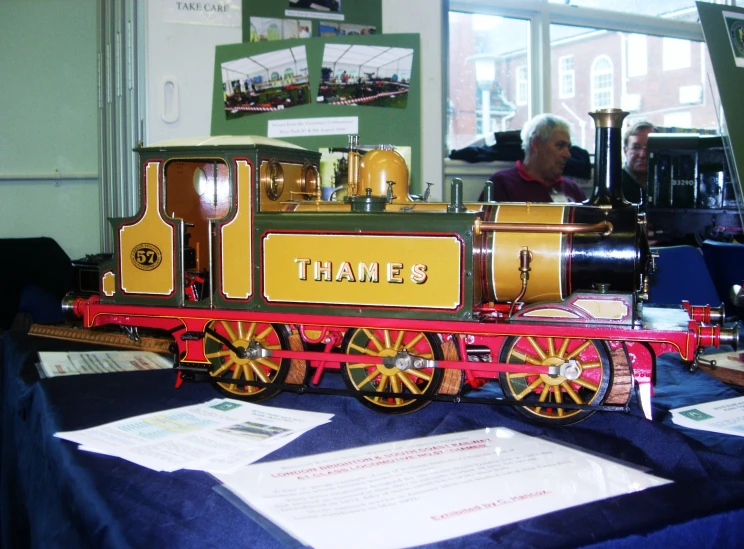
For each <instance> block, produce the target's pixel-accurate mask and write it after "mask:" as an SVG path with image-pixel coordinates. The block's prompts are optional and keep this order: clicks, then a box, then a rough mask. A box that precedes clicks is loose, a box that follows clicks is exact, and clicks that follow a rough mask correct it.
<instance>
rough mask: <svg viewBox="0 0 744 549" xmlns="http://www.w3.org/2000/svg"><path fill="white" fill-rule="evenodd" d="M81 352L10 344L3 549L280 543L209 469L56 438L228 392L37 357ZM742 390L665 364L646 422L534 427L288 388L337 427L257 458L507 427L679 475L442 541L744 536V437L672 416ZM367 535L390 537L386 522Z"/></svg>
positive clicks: (48, 343)
mask: <svg viewBox="0 0 744 549" xmlns="http://www.w3.org/2000/svg"><path fill="white" fill-rule="evenodd" d="M72 349H78V350H79V349H85V350H91V347H90V346H82V345H80V344H72V343H69V342H60V341H55V340H46V339H40V338H34V337H33V336H28V335H26V334H23V333H20V332H9V333H7V334H5V337H4V338H3V340H2V346H1V347H0V360H1V363H2V366H3V367H2V390H3V393H2V394H3V396H2V421H1V422H0V429H1V430H0V441H1V443H2V447H1V454H2V455H1V461H0V489H1V494H2V501H1V502H0V505H1V508H2V509H1V511H0V529H1V534H2V537H1V538H0V542H1V546H2V547H3V548H6V549H13V548H27V547H39V548H42V547H43V548H45V549H46V548H55V547H64V548H65V549H73V548H78V547H95V548H127V547H132V548H142V547H148V548H149V547H168V548H171V547H177V548H179V549H187V548H191V547H195V548H196V547H198V548H200V549H205V548H209V547H215V548H220V549H224V548H225V547H260V548H262V549H272V548H282V547H286V545H285V544H284V543H283V542H282V541H280V539H279V538H277V537H275V536H274V535H272V534H271V533H269V532H268V531H267V530H265V529H264V528H263V527H261V526H260V525H259V524H258V523H257V522H256V521H254V520H253V519H251V518H250V517H249V516H247V515H246V514H244V513H243V512H241V511H240V510H239V509H238V508H237V507H235V506H233V505H232V504H231V503H229V502H228V501H227V500H226V499H224V498H223V497H222V496H221V495H219V493H218V492H217V491H216V490H215V484H216V483H215V480H214V479H213V478H212V477H211V476H209V475H208V474H206V473H202V472H196V471H178V472H175V473H157V472H154V471H151V470H149V469H146V468H144V467H139V466H137V465H134V464H132V463H129V462H127V461H124V460H121V459H118V458H113V457H109V456H103V455H97V454H91V453H87V452H84V451H80V450H78V449H77V445H75V444H73V443H71V442H67V441H63V440H60V439H57V438H55V437H54V436H53V434H54V433H55V432H57V431H63V430H64V431H69V430H75V429H82V428H86V427H92V426H95V425H99V424H101V423H104V422H108V421H113V420H118V419H123V418H125V417H128V416H133V415H137V414H143V413H149V412H154V411H157V410H162V409H166V408H173V407H177V406H184V405H188V404H194V403H199V402H204V401H206V400H208V399H210V398H214V397H215V396H219V394H218V393H216V392H215V391H214V389H213V388H212V387H211V386H210V385H209V384H184V386H183V387H181V388H180V389H175V388H174V380H175V374H174V372H172V371H167V370H166V371H163V370H161V371H149V372H125V373H114V374H98V375H87V376H75V377H69V378H53V379H45V380H40V379H39V376H38V374H37V372H36V369H35V365H34V364H35V362H36V361H37V352H38V351H39V350H72ZM737 395H738V393H737V391H735V390H734V389H732V388H730V387H727V386H726V385H724V384H722V383H720V382H718V381H716V380H715V379H713V378H711V377H710V376H708V375H706V374H705V373H703V372H696V373H690V372H689V371H687V370H686V369H685V368H684V367H683V365H682V364H681V363H679V362H677V361H675V360H669V359H664V360H660V363H659V371H658V379H657V390H656V396H655V404H654V418H655V421H653V422H652V421H647V420H646V419H644V418H643V417H642V415H641V413H640V411H639V410H638V409H637V407H636V406H635V404H633V406H632V409H631V412H630V413H617V412H615V413H610V412H607V413H597V414H594V415H593V416H592V417H590V418H589V419H587V420H586V421H584V422H582V423H580V424H577V425H574V426H571V427H560V428H559V427H551V426H540V425H535V424H531V423H528V422H526V421H525V420H523V419H522V417H521V416H520V415H518V414H517V413H516V412H515V411H514V410H512V409H510V408H505V407H500V406H490V405H475V404H454V403H441V402H436V403H432V404H431V405H429V406H427V407H426V408H424V409H423V410H421V411H419V412H417V413H415V414H410V415H403V416H390V415H383V414H378V413H376V412H374V411H371V410H369V409H368V408H365V407H364V406H362V405H361V404H360V403H358V402H357V401H356V400H354V399H352V398H348V397H337V396H321V395H295V394H289V393H284V394H281V395H279V396H278V397H276V398H274V399H272V400H270V401H268V402H266V405H267V406H281V407H288V408H297V409H303V410H311V411H322V412H328V413H332V414H335V415H334V417H333V420H332V422H331V423H329V424H327V425H323V426H321V427H318V428H316V429H314V430H312V431H310V432H309V433H307V434H305V435H303V436H302V437H300V438H299V439H297V440H296V441H294V442H292V443H290V444H289V445H287V446H285V447H284V448H282V449H281V450H278V451H277V452H274V453H273V454H271V455H269V456H268V457H266V458H264V460H275V459H283V458H289V457H296V456H302V455H308V454H313V453H318V452H326V451H332V450H340V449H346V448H352V447H356V446H361V445H366V444H373V443H380V442H390V441H395V440H402V439H407V438H414V437H424V436H429V435H438V434H446V433H452V432H457V431H465V430H471V429H477V428H483V427H487V426H504V427H508V428H511V429H514V430H517V431H520V432H522V433H525V434H528V435H533V436H538V437H545V438H549V439H551V440H554V441H557V442H563V443H567V444H571V445H574V446H577V447H579V448H584V449H587V450H591V451H593V452H598V453H600V454H604V455H607V456H610V457H612V458H615V459H619V460H624V461H626V462H628V463H631V464H635V465H637V466H641V467H645V468H648V469H650V471H651V472H653V473H654V474H656V475H659V476H662V477H665V478H669V479H672V480H674V483H673V484H669V485H665V486H661V487H658V488H654V489H651V490H646V491H644V492H640V493H634V494H630V495H626V496H621V497H616V498H612V499H608V500H603V501H600V502H595V503H592V504H587V505H583V506H580V507H574V508H569V509H566V510H563V511H559V512H555V513H550V514H547V515H543V516H540V517H536V518H534V519H530V520H525V521H521V522H517V523H514V524H510V525H507V526H503V527H500V528H495V529H491V530H487V531H484V532H480V533H477V534H473V535H470V536H466V537H464V538H459V539H456V540H451V541H446V542H443V543H440V544H437V547H442V548H453V549H454V548H461V547H469V548H470V547H510V548H512V547H524V548H527V547H536V548H537V547H539V548H541V549H544V548H550V547H556V548H558V547H564V548H573V547H627V548H631V547H632V548H633V549H638V548H639V547H644V548H645V547H676V548H679V547H695V548H696V549H697V548H704V547H710V548H713V547H716V548H721V547H739V546H740V545H741V541H740V540H742V539H744V438H738V437H727V436H723V435H714V434H704V433H702V432H695V431H690V430H685V429H680V428H677V427H675V426H673V425H672V424H671V421H670V418H669V414H668V410H669V409H670V408H673V407H677V406H682V405H686V404H692V403H695V402H703V401H706V400H717V399H722V398H730V397H733V396H737ZM704 443H705V444H704ZM706 445H707V446H706ZM360 535H365V536H370V535H373V536H394V535H395V532H387V531H386V530H385V527H384V525H379V524H378V525H370V528H369V530H368V531H366V532H360ZM348 546H349V547H353V546H354V540H349V545H348Z"/></svg>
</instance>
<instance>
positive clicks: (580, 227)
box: [473, 219, 614, 236]
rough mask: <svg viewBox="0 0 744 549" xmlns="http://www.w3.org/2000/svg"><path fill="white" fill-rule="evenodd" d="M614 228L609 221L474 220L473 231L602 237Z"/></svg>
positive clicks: (479, 232)
mask: <svg viewBox="0 0 744 549" xmlns="http://www.w3.org/2000/svg"><path fill="white" fill-rule="evenodd" d="M613 229H614V227H613V225H612V223H610V222H609V221H600V222H599V223H594V224H586V223H565V224H561V223H489V222H483V221H481V220H480V219H476V220H475V224H474V226H473V231H474V233H475V234H481V233H570V234H576V233H600V234H601V235H602V236H609V235H611V234H612V231H613Z"/></svg>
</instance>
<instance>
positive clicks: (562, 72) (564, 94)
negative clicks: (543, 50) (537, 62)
mask: <svg viewBox="0 0 744 549" xmlns="http://www.w3.org/2000/svg"><path fill="white" fill-rule="evenodd" d="M568 59H570V60H571V68H570V69H568V70H566V69H564V68H563V62H564V61H565V60H568ZM566 77H568V78H569V79H570V81H571V89H570V91H566V89H565V87H564V84H565V82H566ZM575 95H576V70H575V69H574V55H573V54H569V55H561V56H560V57H559V58H558V97H559V98H561V99H568V98H569V97H574V96H575Z"/></svg>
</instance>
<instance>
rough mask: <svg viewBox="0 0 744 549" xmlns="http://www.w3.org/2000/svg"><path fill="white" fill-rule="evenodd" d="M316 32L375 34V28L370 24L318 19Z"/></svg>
mask: <svg viewBox="0 0 744 549" xmlns="http://www.w3.org/2000/svg"><path fill="white" fill-rule="evenodd" d="M318 34H319V35H320V36H365V35H368V34H377V28H376V27H373V26H371V25H350V24H347V23H333V22H328V21H320V22H319V23H318Z"/></svg>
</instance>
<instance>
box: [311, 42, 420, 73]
mask: <svg viewBox="0 0 744 549" xmlns="http://www.w3.org/2000/svg"><path fill="white" fill-rule="evenodd" d="M412 63H413V50H412V49H410V48H390V47H384V46H354V45H349V44H326V46H325V50H324V51H323V66H324V67H337V66H346V67H359V69H360V72H363V71H365V70H366V71H371V70H379V69H381V68H385V69H390V70H396V71H400V72H407V71H410V70H411V64H412Z"/></svg>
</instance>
